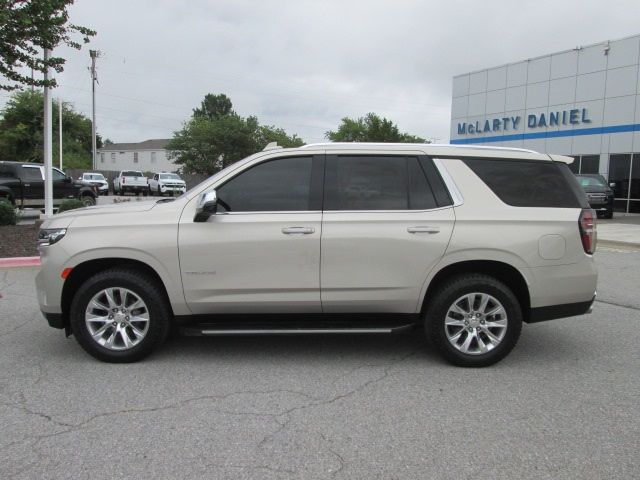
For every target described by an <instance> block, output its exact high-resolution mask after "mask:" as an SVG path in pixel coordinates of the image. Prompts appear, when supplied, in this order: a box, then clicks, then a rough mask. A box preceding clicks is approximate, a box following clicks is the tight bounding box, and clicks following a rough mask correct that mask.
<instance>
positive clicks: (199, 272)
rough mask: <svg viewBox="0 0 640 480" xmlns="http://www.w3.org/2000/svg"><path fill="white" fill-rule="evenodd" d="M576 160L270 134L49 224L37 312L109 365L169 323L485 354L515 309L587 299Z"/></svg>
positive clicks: (505, 343)
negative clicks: (158, 185)
mask: <svg viewBox="0 0 640 480" xmlns="http://www.w3.org/2000/svg"><path fill="white" fill-rule="evenodd" d="M571 161H572V159H571V158H569V157H563V156H558V155H546V154H540V153H535V152H533V151H530V150H522V149H515V148H490V147H484V148H483V147H472V146H449V145H442V146H437V145H421V144H414V145H411V144H364V143H360V144H358V143H349V144H340V143H329V144H313V145H306V146H304V147H300V148H294V149H278V148H273V147H271V148H269V149H268V150H265V151H263V152H260V153H257V154H255V155H251V156H250V157H247V158H246V159H244V160H241V161H239V162H237V163H234V164H233V165H230V166H228V167H227V168H225V169H223V170H222V171H220V172H218V173H216V174H215V175H213V176H212V177H211V178H209V179H208V180H206V181H204V182H202V183H201V184H200V185H198V186H197V187H195V188H193V189H191V190H190V191H188V192H187V193H186V194H185V195H182V196H181V197H178V198H176V199H160V200H158V201H155V202H135V203H129V204H121V205H116V206H113V205H110V206H108V207H107V206H105V207H95V208H92V209H91V210H85V211H83V210H78V211H74V212H69V213H65V214H62V215H58V216H56V217H55V218H53V219H50V220H47V221H45V223H44V224H43V225H42V229H41V230H40V233H39V239H40V240H39V241H40V246H39V249H40V254H41V256H42V268H41V270H40V272H39V274H38V276H37V279H36V286H37V291H38V299H39V303H40V309H41V310H42V311H43V312H44V316H45V317H46V319H47V320H48V322H49V324H50V325H51V326H53V327H57V328H64V329H66V332H67V333H68V334H73V335H74V336H75V337H76V339H77V340H78V342H79V343H80V345H81V346H82V347H83V348H84V349H85V350H86V351H87V352H88V353H89V354H91V355H93V356H94V357H96V358H98V359H100V360H104V361H108V362H130V361H136V360H139V359H141V358H143V357H145V356H146V355H148V354H149V353H151V352H152V351H153V350H154V349H156V348H157V347H158V346H159V345H160V344H161V343H162V342H163V341H164V339H165V338H166V337H167V334H168V332H169V329H170V327H171V325H172V324H174V325H176V326H179V327H180V328H181V329H182V331H183V332H184V333H186V334H189V335H249V334H250V335H255V334H261V333H262V334H301V333H305V334H309V333H323V334H328V333H333V334H339V333H366V332H372V333H390V332H395V331H398V330H402V329H409V328H416V327H417V328H419V329H420V328H421V329H423V331H424V332H425V334H426V336H427V337H428V339H429V340H430V341H431V343H432V344H433V345H434V346H435V348H436V349H437V350H438V351H439V352H440V353H441V354H442V355H443V356H444V358H446V359H447V360H448V361H450V362H452V363H454V364H456V365H464V366H472V367H480V366H486V365H490V364H492V363H495V362H497V361H499V360H500V359H502V358H504V357H505V356H506V355H507V354H508V353H509V352H510V351H511V349H512V348H513V347H514V346H515V344H516V342H517V340H518V337H519V335H520V330H521V327H522V323H523V322H527V323H533V322H540V321H543V320H551V319H555V318H561V317H568V316H572V315H582V314H585V313H589V312H590V310H591V306H592V303H593V301H594V299H595V292H596V280H597V273H596V268H595V263H594V259H593V254H594V251H595V248H596V243H595V242H596V220H595V217H596V215H595V212H594V211H593V210H592V209H591V208H589V204H588V203H587V200H586V197H585V195H584V193H583V192H582V191H581V189H580V185H579V184H578V182H577V180H576V179H575V177H574V176H573V175H572V174H571V172H570V170H569V168H568V167H567V165H566V164H567V163H569V162H571ZM321 252H322V253H321ZM258 314H267V315H258ZM532 334H535V332H532ZM574 335H585V333H584V332H581V331H580V330H576V331H574Z"/></svg>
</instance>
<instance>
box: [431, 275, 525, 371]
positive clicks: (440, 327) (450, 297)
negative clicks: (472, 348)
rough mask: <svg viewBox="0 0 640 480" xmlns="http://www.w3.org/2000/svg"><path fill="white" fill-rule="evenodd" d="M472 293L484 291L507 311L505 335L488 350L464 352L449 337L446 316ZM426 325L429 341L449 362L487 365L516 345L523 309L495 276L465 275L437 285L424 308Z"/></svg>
mask: <svg viewBox="0 0 640 480" xmlns="http://www.w3.org/2000/svg"><path fill="white" fill-rule="evenodd" d="M469 293H484V294H487V295H490V296H492V297H494V298H495V299H496V300H498V301H499V302H500V303H501V304H502V306H503V307H504V310H505V312H506V316H507V328H506V332H505V334H504V337H503V338H502V340H501V341H500V343H498V344H497V346H495V348H493V349H492V350H489V351H488V352H486V353H478V354H469V353H464V352H462V351H460V350H458V349H457V348H455V347H454V346H453V345H452V344H451V342H450V341H449V339H448V338H447V333H446V328H447V327H446V326H445V318H446V317H447V314H448V312H449V308H450V307H451V306H452V305H453V303H454V302H455V301H456V300H457V299H459V298H460V297H462V296H463V295H465V294H469ZM424 327H425V331H426V334H427V338H428V340H429V342H430V343H431V344H432V345H433V346H434V347H435V348H436V349H437V350H438V352H439V353H440V354H441V355H442V356H443V357H444V358H445V359H446V360H447V361H448V362H450V363H452V364H453V365H457V366H460V367H486V366H489V365H492V364H494V363H496V362H498V361H500V360H502V359H503V358H504V357H506V356H507V355H508V354H509V352H511V350H513V347H515V346H516V343H517V342H518V338H519V337H520V331H521V330H522V308H521V306H520V303H519V302H518V299H517V298H516V296H515V295H514V294H513V292H512V291H511V290H510V289H509V287H507V286H506V285H505V284H504V283H502V282H500V281H499V280H497V279H495V278H494V277H491V276H489V275H484V274H475V273H471V274H464V275H459V276H456V277H453V278H451V279H450V280H448V281H446V282H445V283H444V284H443V285H442V286H441V287H439V288H438V290H437V291H436V292H435V294H434V295H433V297H432V299H431V300H430V301H429V304H428V306H427V308H426V310H425V313H424ZM481 328H482V327H481Z"/></svg>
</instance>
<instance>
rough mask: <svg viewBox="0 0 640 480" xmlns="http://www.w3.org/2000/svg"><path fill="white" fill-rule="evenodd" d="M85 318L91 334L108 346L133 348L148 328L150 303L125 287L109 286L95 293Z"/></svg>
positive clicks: (108, 347)
mask: <svg viewBox="0 0 640 480" xmlns="http://www.w3.org/2000/svg"><path fill="white" fill-rule="evenodd" d="M84 319H85V324H86V326H87V329H88V330H89V334H90V335H91V338H93V340H94V341H95V342H96V343H98V344H99V345H102V346H103V347H104V348H107V349H109V350H128V349H130V348H133V347H135V346H136V345H138V344H139V343H140V342H141V341H142V340H143V339H144V337H145V335H146V334H147V332H148V330H149V309H148V308H147V305H146V304H145V303H144V301H143V300H142V299H141V298H140V297H139V296H138V295H137V294H135V293H134V292H132V291H131V290H128V289H126V288H120V287H114V288H106V289H104V290H101V291H100V292H98V293H96V294H95V295H94V296H93V298H92V299H91V300H90V301H89V304H88V305H87V311H86V313H85V317H84Z"/></svg>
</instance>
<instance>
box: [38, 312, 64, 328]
mask: <svg viewBox="0 0 640 480" xmlns="http://www.w3.org/2000/svg"><path fill="white" fill-rule="evenodd" d="M42 315H43V316H44V318H45V319H46V320H47V323H48V324H49V326H50V327H53V328H64V319H63V317H62V314H61V313H48V312H42Z"/></svg>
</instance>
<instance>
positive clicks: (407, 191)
mask: <svg viewBox="0 0 640 480" xmlns="http://www.w3.org/2000/svg"><path fill="white" fill-rule="evenodd" d="M325 195H326V196H325V210H427V209H431V208H435V207H436V201H435V198H434V196H433V192H432V191H431V187H430V185H429V182H427V179H426V177H425V174H424V171H423V169H422V167H421V166H420V165H419V164H418V159H417V158H415V157H403V156H391V155H387V156H384V155H380V156H355V155H354V156H350V155H344V156H330V157H329V158H328V161H327V173H326V178H325Z"/></svg>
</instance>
